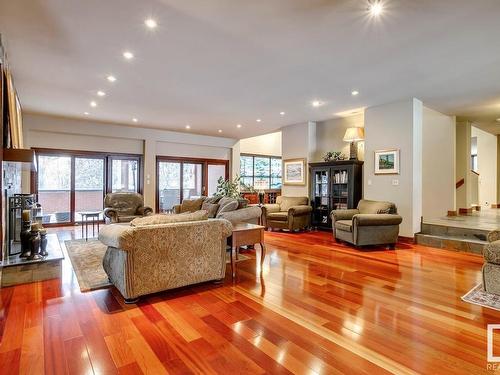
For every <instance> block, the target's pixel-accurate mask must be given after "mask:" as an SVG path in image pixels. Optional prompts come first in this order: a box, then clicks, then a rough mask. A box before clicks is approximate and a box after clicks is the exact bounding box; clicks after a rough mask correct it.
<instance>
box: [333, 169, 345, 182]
mask: <svg viewBox="0 0 500 375" xmlns="http://www.w3.org/2000/svg"><path fill="white" fill-rule="evenodd" d="M347 181H348V174H347V171H338V172H335V174H334V175H333V183H334V184H346V183H347Z"/></svg>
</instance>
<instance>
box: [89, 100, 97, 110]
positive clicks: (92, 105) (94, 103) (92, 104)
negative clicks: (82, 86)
mask: <svg viewBox="0 0 500 375" xmlns="http://www.w3.org/2000/svg"><path fill="white" fill-rule="evenodd" d="M90 106H91V107H94V108H95V107H97V103H96V102H94V101H93V100H92V101H91V102H90Z"/></svg>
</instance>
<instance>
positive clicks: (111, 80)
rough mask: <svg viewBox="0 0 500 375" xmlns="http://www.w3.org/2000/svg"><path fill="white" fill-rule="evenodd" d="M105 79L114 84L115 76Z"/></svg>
mask: <svg viewBox="0 0 500 375" xmlns="http://www.w3.org/2000/svg"><path fill="white" fill-rule="evenodd" d="M106 79H107V80H108V81H109V82H116V77H115V76H112V75H109V76H107V77H106Z"/></svg>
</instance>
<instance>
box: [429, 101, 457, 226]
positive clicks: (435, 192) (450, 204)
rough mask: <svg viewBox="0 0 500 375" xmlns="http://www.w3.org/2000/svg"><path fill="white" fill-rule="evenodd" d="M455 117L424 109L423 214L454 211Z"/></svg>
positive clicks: (434, 216)
mask: <svg viewBox="0 0 500 375" xmlns="http://www.w3.org/2000/svg"><path fill="white" fill-rule="evenodd" d="M455 129H456V125H455V117H454V116H447V115H444V114H442V113H440V112H437V111H435V110H433V109H430V108H427V107H424V108H423V129H422V139H423V141H422V215H423V216H424V218H427V219H429V218H437V217H442V216H445V215H446V214H447V211H448V210H455V192H456V189H455V183H456V180H455V137H456V135H455Z"/></svg>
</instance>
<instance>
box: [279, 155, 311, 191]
mask: <svg viewBox="0 0 500 375" xmlns="http://www.w3.org/2000/svg"><path fill="white" fill-rule="evenodd" d="M305 167H306V159H288V160H283V171H284V179H283V180H284V181H283V183H284V184H285V185H305V184H306V174H305Z"/></svg>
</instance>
